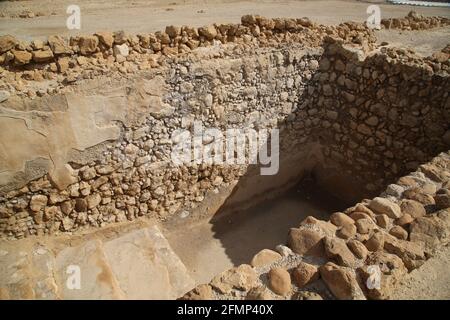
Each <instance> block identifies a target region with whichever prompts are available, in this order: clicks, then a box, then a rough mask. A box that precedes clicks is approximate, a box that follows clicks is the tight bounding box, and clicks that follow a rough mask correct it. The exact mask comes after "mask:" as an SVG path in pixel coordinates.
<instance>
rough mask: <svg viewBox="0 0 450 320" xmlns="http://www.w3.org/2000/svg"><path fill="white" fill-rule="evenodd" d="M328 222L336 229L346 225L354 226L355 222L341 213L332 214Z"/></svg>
mask: <svg viewBox="0 0 450 320" xmlns="http://www.w3.org/2000/svg"><path fill="white" fill-rule="evenodd" d="M330 221H331V222H332V223H333V224H334V225H336V226H338V227H342V226H344V225H346V224H354V223H355V220H353V219H352V218H350V217H349V216H348V215H346V214H345V213H342V212H335V213H333V214H332V215H331V216H330Z"/></svg>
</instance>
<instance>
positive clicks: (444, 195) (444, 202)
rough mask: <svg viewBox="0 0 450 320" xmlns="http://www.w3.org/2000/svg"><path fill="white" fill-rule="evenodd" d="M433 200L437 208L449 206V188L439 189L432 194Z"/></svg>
mask: <svg viewBox="0 0 450 320" xmlns="http://www.w3.org/2000/svg"><path fill="white" fill-rule="evenodd" d="M434 201H435V202H436V206H437V207H438V208H439V209H446V208H449V207H450V190H448V189H439V190H438V191H437V192H436V195H435V196H434Z"/></svg>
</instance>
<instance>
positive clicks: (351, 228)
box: [336, 224, 357, 239]
mask: <svg viewBox="0 0 450 320" xmlns="http://www.w3.org/2000/svg"><path fill="white" fill-rule="evenodd" d="M356 231H357V229H356V226H355V225H354V224H345V225H343V226H342V227H341V228H339V229H338V231H337V232H336V235H337V236H338V237H339V238H342V239H350V238H352V237H353V236H354V235H355V234H356Z"/></svg>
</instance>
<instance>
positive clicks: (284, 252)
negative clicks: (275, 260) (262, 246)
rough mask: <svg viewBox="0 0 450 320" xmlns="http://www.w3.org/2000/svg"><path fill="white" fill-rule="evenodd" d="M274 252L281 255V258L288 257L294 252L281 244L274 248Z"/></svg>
mask: <svg viewBox="0 0 450 320" xmlns="http://www.w3.org/2000/svg"><path fill="white" fill-rule="evenodd" d="M275 250H277V252H278V253H279V254H281V256H283V257H289V256H291V255H293V254H294V252H292V250H291V248H289V247H286V246H284V245H282V244H279V245H277V246H276V247H275Z"/></svg>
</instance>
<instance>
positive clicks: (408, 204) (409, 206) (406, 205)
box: [400, 199, 426, 218]
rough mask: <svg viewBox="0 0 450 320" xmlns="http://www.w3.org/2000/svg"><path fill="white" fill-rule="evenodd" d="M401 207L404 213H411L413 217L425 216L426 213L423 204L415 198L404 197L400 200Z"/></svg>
mask: <svg viewBox="0 0 450 320" xmlns="http://www.w3.org/2000/svg"><path fill="white" fill-rule="evenodd" d="M400 209H401V210H402V213H403V214H409V215H410V216H411V217H413V218H419V217H423V216H424V215H425V214H426V211H425V208H424V207H423V205H422V204H421V203H420V202H418V201H415V200H411V199H403V200H402V201H401V202H400Z"/></svg>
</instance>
